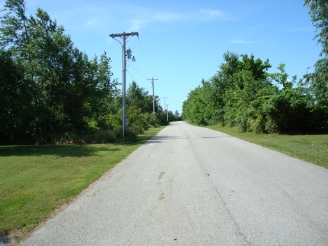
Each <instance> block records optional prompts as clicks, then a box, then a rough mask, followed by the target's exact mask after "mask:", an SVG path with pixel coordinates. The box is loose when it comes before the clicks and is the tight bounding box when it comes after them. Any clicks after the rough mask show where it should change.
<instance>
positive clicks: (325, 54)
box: [304, 0, 328, 129]
mask: <svg viewBox="0 0 328 246" xmlns="http://www.w3.org/2000/svg"><path fill="white" fill-rule="evenodd" d="M304 5H305V6H308V7H309V8H310V10H309V14H310V16H311V19H312V24H313V25H314V26H315V27H316V29H317V31H319V33H318V34H316V35H315V39H317V41H318V43H319V44H321V46H322V51H321V53H320V56H322V58H321V59H319V60H318V61H317V62H316V63H315V65H314V72H313V73H309V74H306V75H305V76H304V77H305V80H306V82H307V83H308V84H309V85H310V88H311V90H312V93H313V95H314V96H315V98H314V99H315V103H316V105H315V107H316V115H317V118H318V119H320V120H319V122H318V124H319V125H321V126H322V128H323V129H328V106H327V105H328V2H327V1H326V0H305V1H304Z"/></svg>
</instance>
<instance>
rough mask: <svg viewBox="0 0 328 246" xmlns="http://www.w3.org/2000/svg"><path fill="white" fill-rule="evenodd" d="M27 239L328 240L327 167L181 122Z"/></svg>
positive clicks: (208, 242) (59, 242) (74, 242)
mask: <svg viewBox="0 0 328 246" xmlns="http://www.w3.org/2000/svg"><path fill="white" fill-rule="evenodd" d="M21 245H33V246H36V245H56V246H57V245H186V246H189V245H261V246H262V245H316V246H317V245H328V170H327V169H324V168H321V167H318V166H315V165H312V164H310V163H306V162H303V161H300V160H297V159H294V158H291V157H288V156H286V155H283V154H280V153H278V152H275V151H272V150H268V149H266V148H263V147H260V146H257V145H254V144H251V143H248V142H245V141H242V140H239V139H237V138H234V137H231V136H229V135H226V134H223V133H220V132H216V131H212V130H209V129H205V128H200V127H195V126H190V125H188V124H186V123H184V122H176V123H172V124H171V125H170V126H168V127H166V128H165V129H163V130H162V131H161V132H160V133H159V134H158V135H157V136H156V137H154V138H153V139H151V140H150V141H149V142H148V143H146V144H145V145H143V146H142V147H140V148H139V149H138V150H136V151H135V152H134V153H132V154H131V155H130V156H129V157H127V158H126V159H125V160H124V161H123V162H121V163H120V164H119V165H117V166H116V167H115V168H113V169H112V170H111V171H110V172H109V173H108V175H106V176H104V177H103V178H102V179H101V180H99V181H97V182H96V183H95V184H94V185H93V186H92V187H91V188H90V189H89V190H88V191H87V192H85V193H84V194H83V195H81V196H80V197H79V198H78V199H77V200H76V201H75V202H73V203H72V204H70V205H69V206H68V207H67V208H66V209H65V210H63V211H62V212H60V213H58V214H57V215H56V216H55V217H54V218H52V219H50V220H48V221H47V222H46V223H45V224H44V225H43V226H42V227H41V228H40V229H38V230H37V231H35V232H34V233H33V234H32V235H31V236H30V237H29V238H28V239H27V240H26V241H24V242H22V243H21Z"/></svg>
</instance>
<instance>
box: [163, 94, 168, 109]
mask: <svg viewBox="0 0 328 246" xmlns="http://www.w3.org/2000/svg"><path fill="white" fill-rule="evenodd" d="M163 98H164V107H163V111H164V112H165V99H166V98H168V97H163Z"/></svg>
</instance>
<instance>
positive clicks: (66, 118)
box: [0, 0, 167, 144]
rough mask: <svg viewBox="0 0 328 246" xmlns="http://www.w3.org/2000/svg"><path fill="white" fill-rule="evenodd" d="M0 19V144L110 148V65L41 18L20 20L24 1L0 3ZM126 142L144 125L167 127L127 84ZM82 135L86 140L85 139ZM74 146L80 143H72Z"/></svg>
mask: <svg viewBox="0 0 328 246" xmlns="http://www.w3.org/2000/svg"><path fill="white" fill-rule="evenodd" d="M4 7H5V10H4V11H3V13H4V14H3V15H2V16H1V17H0V104H1V108H0V117H1V120H0V143H2V144H17V143H19V144H25V143H54V142H63V141H74V140H76V141H86V140H83V139H88V141H94V140H95V139H94V138H95V137H96V138H97V139H101V136H105V137H104V138H103V140H104V139H105V140H106V141H116V140H117V138H119V137H120V134H121V125H122V124H121V118H122V117H121V99H122V97H121V95H120V92H119V90H118V89H117V86H118V82H117V81H115V80H113V79H112V73H111V70H110V68H111V67H110V62H111V60H110V58H109V57H108V56H107V55H106V53H104V54H102V55H101V56H100V57H99V58H98V57H96V56H95V57H94V58H92V59H89V57H88V56H87V55H86V54H85V53H84V52H81V51H80V50H78V49H77V48H76V47H74V44H73V42H72V40H71V38H70V36H68V35H66V34H65V33H64V28H63V27H62V26H58V25H57V23H56V21H53V20H52V19H51V18H50V16H49V15H48V13H47V12H45V11H44V10H42V9H37V11H36V14H35V16H30V17H27V16H26V11H25V10H26V9H25V8H26V5H25V1H24V0H7V1H6V3H5V5H4ZM127 102H128V112H127V117H128V118H129V126H128V129H126V135H129V136H132V137H134V136H135V135H136V134H139V133H141V132H143V131H144V130H146V129H148V127H149V125H150V124H152V125H156V124H163V123H165V124H167V122H166V121H165V120H163V119H164V117H161V115H160V113H161V112H162V111H163V110H162V109H161V107H160V106H159V103H158V97H157V98H156V112H158V113H157V114H153V113H152V97H150V96H149V95H148V92H145V91H144V89H142V88H139V87H138V86H137V85H136V83H135V82H133V83H132V85H130V88H129V90H128V95H127ZM85 136H87V137H85ZM78 139H80V140H78Z"/></svg>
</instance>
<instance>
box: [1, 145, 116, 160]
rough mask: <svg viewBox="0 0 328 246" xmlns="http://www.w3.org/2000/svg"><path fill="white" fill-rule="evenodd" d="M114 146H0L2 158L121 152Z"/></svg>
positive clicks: (76, 155) (82, 155) (73, 155)
mask: <svg viewBox="0 0 328 246" xmlns="http://www.w3.org/2000/svg"><path fill="white" fill-rule="evenodd" d="M120 150H121V149H120V148H113V146H112V145H108V147H106V146H101V147H100V146H96V145H87V144H81V145H76V144H72V145H49V146H30V145H27V146H0V157H5V156H43V155H55V156H60V157H86V156H95V155H98V154H97V152H98V151H110V152H113V151H120Z"/></svg>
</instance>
